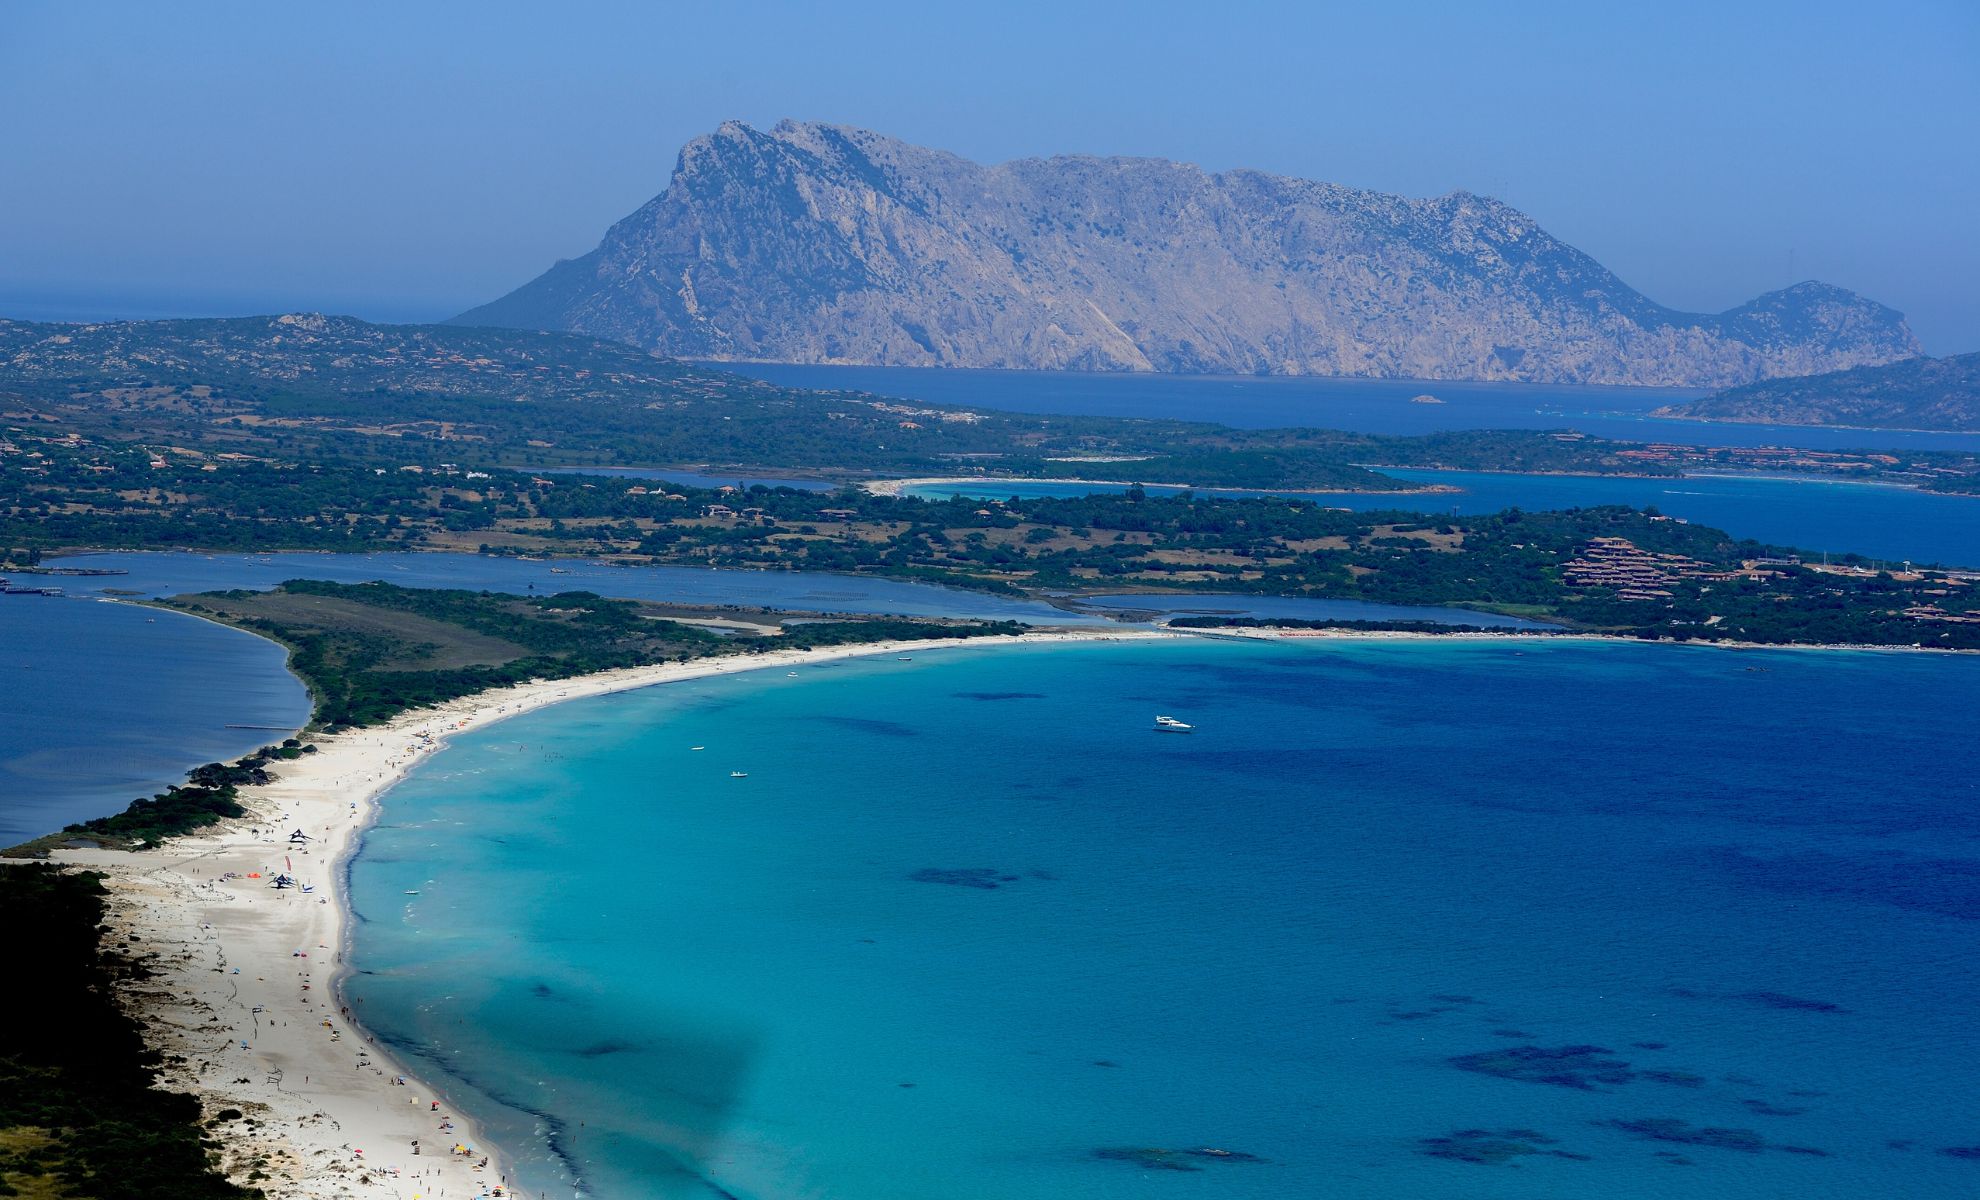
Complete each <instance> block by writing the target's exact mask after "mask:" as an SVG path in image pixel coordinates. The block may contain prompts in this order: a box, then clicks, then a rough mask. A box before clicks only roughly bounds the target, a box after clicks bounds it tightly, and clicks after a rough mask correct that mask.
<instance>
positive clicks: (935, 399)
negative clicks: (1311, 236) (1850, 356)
mask: <svg viewBox="0 0 1980 1200" xmlns="http://www.w3.org/2000/svg"><path fill="white" fill-rule="evenodd" d="M709 365H711V366H715V367H720V368H721V369H723V370H728V371H737V372H740V373H742V374H744V375H750V376H754V377H755V378H758V379H766V380H769V381H770V382H772V383H778V384H783V385H785V386H788V387H807V388H850V389H853V390H857V391H866V392H876V393H879V394H881V395H888V396H903V397H907V398H910V399H915V400H924V401H927V402H929V403H931V404H959V405H967V406H971V407H978V408H991V409H1000V410H1003V411H1007V412H1030V413H1066V414H1072V415H1082V416H1104V417H1170V418H1174V419H1176V420H1183V421H1215V422H1217V423H1219V424H1222V425H1236V426H1239V427H1241V428H1246V429H1271V428H1283V427H1287V426H1301V425H1303V426H1307V427H1309V428H1321V429H1351V430H1356V431H1358V432H1362V433H1402V434H1411V433H1438V432H1442V431H1446V430H1457V429H1564V428H1572V429H1579V430H1582V431H1584V432H1586V433H1591V434H1595V435H1598V436H1600V437H1612V438H1622V439H1626V440H1629V441H1644V442H1678V443H1682V444H1686V445H1697V446H1778V445H1787V446H1806V447H1812V448H1815V449H1874V448H1879V447H1882V448H1886V449H1889V448H1898V449H1915V450H1927V449H1945V450H1974V449H1980V433H1925V432H1917V431H1910V430H1890V429H1874V430H1866V429H1824V428H1821V427H1819V426H1810V425H1735V424H1730V423H1713V422H1704V421H1673V420H1667V419H1663V418H1658V417H1652V416H1650V415H1649V414H1650V412H1651V410H1653V409H1656V408H1660V407H1662V406H1664V405H1666V404H1675V403H1678V402H1680V401H1683V400H1688V399H1693V398H1696V397H1698V396H1702V395H1704V394H1705V393H1704V392H1703V391H1699V390H1696V389H1687V388H1628V387H1583V386H1578V385H1565V384H1537V383H1459V382H1443V381H1437V380H1422V379H1296V378H1287V377H1263V376H1241V375H1131V374H1099V373H1093V372H1083V371H974V370H958V369H953V368H938V367H817V366H797V365H790V364H781V363H711V364H709ZM1426 394H1427V395H1433V396H1435V397H1437V398H1438V399H1439V400H1442V401H1443V403H1442V404H1419V403H1415V402H1414V398H1415V397H1417V396H1422V395H1426Z"/></svg>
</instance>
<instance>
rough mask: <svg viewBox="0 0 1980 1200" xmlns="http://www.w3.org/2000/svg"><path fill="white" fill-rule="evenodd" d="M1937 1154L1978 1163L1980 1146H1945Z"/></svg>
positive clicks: (1979, 1160) (1908, 1143) (1908, 1144)
mask: <svg viewBox="0 0 1980 1200" xmlns="http://www.w3.org/2000/svg"><path fill="white" fill-rule="evenodd" d="M1893 1145H1895V1143H1893ZM1905 1145H1906V1146H1907V1147H1908V1146H1910V1145H1911V1143H1910V1142H1906V1143H1905ZM1939 1153H1941V1154H1943V1155H1945V1156H1946V1157H1947V1158H1964V1159H1968V1160H1970V1161H1972V1162H1980V1146H1947V1147H1946V1148H1945V1149H1943V1150H1941V1151H1939Z"/></svg>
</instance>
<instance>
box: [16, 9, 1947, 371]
mask: <svg viewBox="0 0 1980 1200" xmlns="http://www.w3.org/2000/svg"><path fill="white" fill-rule="evenodd" d="M0 113H4V114H5V117H4V119H0V155H4V157H0V163H4V175H0V179H4V180H5V186H4V187H0V313H6V314H11V315H38V316H62V315H74V316H93V315H113V314H114V315H150V314H162V313H207V312H213V313H218V312H247V311H268V310H273V309H293V308H319V309H329V310H333V311H344V312H352V313H356V314H357V315H360V316H367V317H372V318H374V319H381V320H417V319H429V318H438V317H443V316H448V315H451V314H452V313H454V312H456V311H459V310H460V309H463V308H466V307H468V306H470V305H472V304H475V303H479V302H481V301H483V300H487V299H490V298H492V297H493V296H496V295H498V294H500V293H502V292H504V291H507V290H508V289H509V288H511V287H514V286H516V285H517V284H520V283H522V282H523V281H525V280H527V279H529V278H531V277H532V276H534V275H535V274H536V273H537V272H539V271H541V270H542V269H543V268H544V267H546V266H548V265H549V264H550V262H551V261H552V260H554V259H556V258H559V257H569V256H572V255H576V254H580V253H583V252H584V251H585V250H588V249H589V248H590V247H591V246H592V245H594V244H595V243H596V242H597V239H598V237H599V235H600V234H601V233H602V232H603V231H604V229H605V227H606V226H607V225H608V224H610V223H611V222H612V221H614V220H616V219H617V218H619V217H621V216H623V215H625V214H626V213H628V212H630V211H631V210H632V209H634V208H635V207H637V206H638V205H639V204H641V203H642V202H644V201H645V200H647V199H648V198H649V197H651V196H652V195H653V194H655V193H656V192H658V191H660V190H661V188H663V187H664V186H665V184H666V180H667V174H668V172H669V170H670V169H671V167H672V165H673V161H674V156H675V153H676V152H677V151H678V149H679V147H680V145H681V143H682V142H684V141H686V140H687V139H688V138H690V137H692V136H694V135H695V134H697V133H701V132H705V131H707V130H709V129H712V128H713V127H714V126H715V125H716V124H718V123H719V122H721V121H722V120H724V119H727V118H740V119H742V120H746V121H750V122H752V123H755V124H759V125H767V124H770V123H772V122H774V121H776V120H777V119H778V118H780V117H784V116H794V117H799V118H804V119H816V120H829V121H840V122H845V123H849V124H856V125H862V126H866V127H869V128H873V129H878V130H882V131H885V132H888V133H892V134H895V135H897V136H900V137H904V138H907V139H909V140H912V141H917V142H922V143H925V144H929V145H934V146H940V147H943V148H945V149H949V150H954V151H956V152H958V153H961V154H964V155H967V156H969V157H972V158H976V159H979V160H984V161H996V160H1001V159H1006V158H1013V157H1022V156H1027V155H1039V154H1054V153H1075V152H1079V153H1105V154H1141V155H1157V156H1161V157H1167V158H1175V159H1181V160H1186V161H1190V162H1195V163H1199V164H1201V165H1203V166H1204V167H1207V168H1211V169H1222V168H1229V167H1238V166H1244V167H1255V168H1260V169H1264V170H1269V171H1277V172H1283V173H1286V174H1293V175H1303V176H1308V177H1312V178H1319V179H1327V180H1332V181H1335V182H1340V183H1346V184H1352V185H1355V186H1360V187H1370V188H1378V189H1381V190H1385V191H1393V192H1401V193H1405V194H1410V195H1435V194H1440V193H1443V192H1447V191H1451V190H1453V189H1458V188H1464V189H1469V190H1471V191H1476V192H1482V193H1486V194H1490V195H1495V196H1498V197H1500V198H1502V199H1504V200H1506V201H1508V202H1509V203H1512V204H1514V205H1516V206H1518V207H1520V208H1522V209H1524V210H1526V211H1527V212H1529V213H1531V214H1532V215H1533V216H1535V217H1536V218H1537V219H1538V220H1539V221H1540V222H1541V223H1542V224H1543V225H1544V226H1546V227H1547V228H1548V229H1549V230H1550V231H1551V232H1553V233H1554V234H1556V235H1557V236H1559V237H1562V238H1564V239H1565V240H1567V241H1569V242H1571V243H1573V244H1575V245H1577V246H1579V247H1581V248H1582V249H1584V250H1586V251H1588V252H1589V253H1591V254H1593V255H1594V256H1595V257H1596V258H1598V259H1600V260H1601V261H1602V262H1604V263H1605V264H1607V265H1608V266H1610V267H1611V268H1613V269H1614V270H1616V271H1617V272H1618V273H1619V274H1620V275H1621V276H1622V277H1623V278H1624V279H1625V280H1627V281H1628V282H1629V283H1631V284H1633V285H1634V286H1636V287H1638V288H1639V289H1641V290H1643V291H1644V292H1645V293H1647V294H1648V295H1649V296H1651V297H1652V298H1653V299H1655V300H1658V301H1660V302H1662V303H1665V304H1670V305H1673V306H1675V307H1680V308H1687V309H1696V310H1705V311H1716V310H1719V309H1723V308H1727V307H1730V306H1732V305H1734V304H1737V303H1740V302H1741V301H1744V300H1746V299H1749V298H1751V297H1752V296H1754V295H1757V294H1758V293H1760V292H1762V291H1766V290H1768V289H1771V288H1775V287H1780V286H1783V285H1785V284H1788V283H1792V282H1795V281H1797V280H1800V279H1805V278H1819V279H1824V280H1827V281H1829V282H1832V283H1837V284H1841V285H1843V286H1845V287H1850V288H1854V289H1856V290H1858V291H1861V292H1863V293H1865V294H1866V295H1869V296H1872V297H1874V298H1876V299H1879V300H1882V301H1884V302H1885V303H1888V304H1891V305H1894V306H1895V307H1897V308H1900V309H1902V310H1903V311H1905V312H1906V313H1907V314H1908V316H1909V317H1910V318H1911V322H1912V326H1913V328H1914V329H1916V330H1917V331H1918V333H1919V335H1920V337H1921V338H1922V339H1923V340H1924V341H1925V343H1926V347H1927V349H1928V350H1931V351H1933V352H1935V353H1950V352H1956V351H1968V350H1980V288H1976V287H1975V286H1974V285H1973V282H1972V281H1973V280H1975V279H1976V278H1980V3H1974V2H1939V3H1931V2H1924V0H1914V2H1910V3H1905V2H1895V3H1884V4H1879V5H1868V4H1861V3H1856V4H1837V3H1824V2H1805V3H1797V4H1774V3H1748V4H1740V3H1730V2H1726V3H1717V4H1689V3H1638V4H1615V5H1604V4H1589V3H1578V4H1547V3H1524V4H1518V3H1506V4H1485V3H1474V4H1407V3H1389V4H1381V5H1376V4H1369V5H1331V4H1324V3H1283V4H1281V3H1255V4H1250V3H1242V2H1235V0H1232V2H1226V3H1218V4H1204V3H1200V2H1199V3H1188V4H1167V3H1136V4H1079V3H1068V2H1066V0H1058V2H1056V3H1029V2H1025V0H1006V2H1004V3H999V4H977V5H967V6H953V5H941V4H917V5H907V4H892V3H877V4H854V3H844V2H842V3H839V4H835V5H822V4H808V5H795V4H789V5H787V4H768V3H750V4H729V5H722V4H715V3H707V2H703V3H697V4H680V5H675V4H660V3H646V4H640V3H605V2H602V0H600V2H593V3H585V2H582V0H575V2H567V3H559V4H555V5H552V4H542V5H515V4H505V3H498V2H494V0H482V2H480V3H473V4H454V3H440V2H427V3H394V4H370V3H361V2H340V3H336V4H313V5H288V4H267V3H258V2H257V3H205V2H200V0H184V2H182V3H175V4H169V5H168V4H155V3H125V4H120V3H96V4H77V3H70V2H67V0H62V2H47V3H43V2H41V0H12V2H11V3H7V4H4V5H0Z"/></svg>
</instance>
